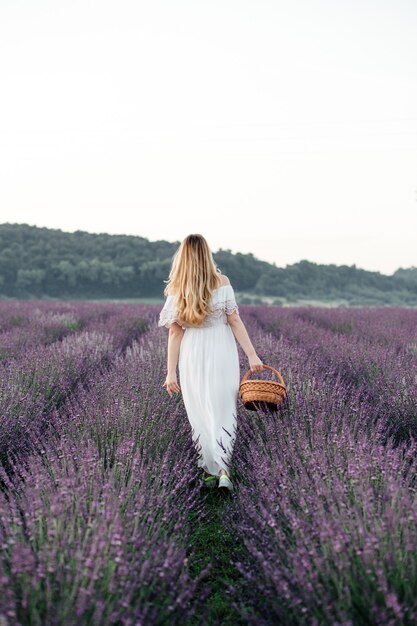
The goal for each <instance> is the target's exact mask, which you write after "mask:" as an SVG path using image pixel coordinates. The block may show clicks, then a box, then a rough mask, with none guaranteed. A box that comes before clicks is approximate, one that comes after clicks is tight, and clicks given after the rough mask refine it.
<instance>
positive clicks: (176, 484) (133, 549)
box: [0, 329, 210, 626]
mask: <svg viewBox="0 0 417 626" xmlns="http://www.w3.org/2000/svg"><path fill="white" fill-rule="evenodd" d="M165 343H166V338H165V337H162V335H161V333H160V331H159V329H154V330H153V331H150V332H148V333H147V334H146V335H144V336H143V337H141V338H140V340H139V341H137V342H136V341H135V342H134V343H133V345H132V347H131V348H127V350H126V353H125V355H121V354H119V355H117V356H116V357H115V359H114V363H113V367H112V368H111V369H110V370H107V371H106V372H103V373H101V374H99V373H96V377H95V378H94V379H91V380H90V382H89V384H88V385H87V386H81V385H79V386H78V388H77V390H76V392H75V393H74V394H72V396H71V397H69V398H68V399H67V400H66V401H65V403H64V404H63V405H62V406H61V407H60V408H59V410H55V411H54V412H53V413H52V414H51V420H52V421H53V422H54V428H53V432H54V436H53V437H51V438H49V440H48V441H47V442H46V443H45V442H43V441H42V440H41V439H39V441H38V443H37V446H36V449H37V451H38V452H37V454H33V455H32V456H31V457H29V459H28V462H27V463H26V464H25V467H24V468H23V467H22V466H21V465H18V466H16V467H15V468H14V470H15V471H14V473H13V476H14V478H13V481H12V482H11V481H9V482H8V495H7V497H6V496H5V495H3V496H0V510H1V524H0V543H1V546H2V551H1V556H0V578H1V581H2V586H3V589H4V593H3V596H2V599H0V616H1V615H4V616H5V617H6V618H7V619H8V620H10V623H13V624H17V625H20V624H26V623H31V624H34V625H35V626H36V625H41V624H42V625H47V626H55V625H58V624H63V623H65V624H68V625H69V626H71V625H73V624H74V625H75V624H77V625H80V624H91V623H92V624H95V625H97V626H100V625H103V626H104V625H106V626H107V625H108V624H118V625H119V624H120V625H126V626H130V625H132V626H133V625H135V626H141V625H144V626H145V625H146V626H148V625H149V626H152V625H154V624H155V625H157V624H161V625H162V624H173V625H175V624H184V623H186V621H187V620H188V619H190V618H191V617H192V616H193V615H194V613H195V611H196V609H197V608H198V607H199V606H201V604H202V603H203V602H204V600H205V598H206V596H207V593H208V589H207V588H204V587H203V592H198V593H197V587H198V585H199V583H200V581H201V580H202V579H203V578H204V577H205V576H206V575H207V573H208V571H209V569H210V568H209V567H208V568H206V570H203V572H201V574H200V576H199V577H198V578H196V579H195V580H192V579H191V578H190V576H189V574H188V571H187V564H188V561H187V557H188V551H187V545H188V536H189V532H190V526H189V519H190V518H193V519H196V523H199V519H200V517H201V514H202V513H201V511H202V508H201V507H202V500H201V496H200V491H199V486H198V483H197V481H196V476H197V473H198V469H197V458H196V455H197V453H196V451H195V449H194V448H193V446H190V441H191V436H190V432H189V426H188V422H187V420H186V416H185V413H184V408H183V407H182V405H181V403H179V402H178V399H177V398H176V397H172V398H168V397H167V396H166V392H165V390H164V389H163V388H162V383H163V369H164V365H165V360H166V355H165V350H166V345H165ZM3 478H4V480H7V477H6V476H4V475H3ZM202 623H204V622H202Z"/></svg>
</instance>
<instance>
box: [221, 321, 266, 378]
mask: <svg viewBox="0 0 417 626" xmlns="http://www.w3.org/2000/svg"><path fill="white" fill-rule="evenodd" d="M227 321H228V323H229V325H230V327H231V329H232V332H233V334H234V336H235V337H236V339H237V341H238V342H239V344H240V345H241V347H242V350H243V352H244V353H245V354H246V356H247V357H248V360H249V367H250V369H251V371H252V372H258V371H259V372H261V371H262V370H263V368H264V366H263V363H262V361H261V359H260V358H259V357H258V355H257V354H256V350H255V348H254V347H253V345H252V342H251V340H250V338H249V335H248V331H247V330H246V326H245V324H244V323H243V322H242V319H241V317H240V315H239V314H238V313H236V311H234V312H233V313H232V314H231V315H228V316H227Z"/></svg>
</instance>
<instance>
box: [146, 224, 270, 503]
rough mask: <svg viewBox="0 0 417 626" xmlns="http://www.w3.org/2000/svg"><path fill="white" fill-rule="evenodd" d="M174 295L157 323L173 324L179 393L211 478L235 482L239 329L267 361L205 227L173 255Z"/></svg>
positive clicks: (250, 352)
mask: <svg viewBox="0 0 417 626" xmlns="http://www.w3.org/2000/svg"><path fill="white" fill-rule="evenodd" d="M167 283H168V284H167V285H166V287H165V289H164V295H165V296H167V298H166V301H165V304H164V307H163V309H162V311H161V312H160V315H159V321H158V326H165V327H166V328H169V336H168V365H167V376H166V380H165V382H164V384H163V387H166V391H167V392H168V394H169V395H170V397H171V396H172V394H173V393H178V392H179V391H180V386H179V385H178V382H177V374H176V370H177V363H178V366H179V373H180V382H181V391H182V396H183V400H184V405H185V408H186V411H187V416H188V420H189V422H190V424H191V427H192V438H193V441H194V443H195V444H198V446H199V448H200V449H199V454H200V456H199V460H198V466H199V467H202V468H203V470H204V472H205V474H206V481H213V482H214V481H215V480H216V479H217V478H219V485H218V486H219V487H222V488H226V489H229V490H230V491H232V490H233V484H232V481H231V480H230V475H229V472H228V468H229V466H230V456H231V453H232V450H233V445H234V441H235V436H236V432H235V431H236V401H237V397H238V393H239V384H240V369H239V354H238V350H237V345H236V341H235V337H236V339H237V340H238V342H239V344H240V345H241V346H242V349H243V350H244V352H245V354H246V355H247V357H248V360H249V367H250V369H251V370H252V371H261V370H262V369H263V363H262V361H261V360H260V359H259V357H258V356H257V354H256V352H255V349H254V347H253V345H252V343H251V340H250V339H249V335H248V333H247V331H246V328H245V325H244V324H243V322H242V320H241V318H240V316H239V309H238V305H237V304H236V300H235V295H234V291H233V287H232V285H231V284H230V281H229V279H228V278H227V276H224V275H223V274H221V272H220V270H218V269H217V267H216V264H215V262H214V259H213V256H212V253H211V251H210V248H209V246H208V244H207V241H206V240H205V238H204V237H203V236H202V235H188V237H186V238H185V239H184V240H183V242H182V243H181V245H180V247H179V248H178V250H177V252H176V253H175V255H174V257H173V261H172V266H171V271H170V273H169V280H168V281H167Z"/></svg>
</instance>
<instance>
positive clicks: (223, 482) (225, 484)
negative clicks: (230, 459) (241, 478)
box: [218, 474, 233, 491]
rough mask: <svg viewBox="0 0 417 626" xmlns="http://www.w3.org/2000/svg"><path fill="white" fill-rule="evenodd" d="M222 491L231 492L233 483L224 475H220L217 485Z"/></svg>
mask: <svg viewBox="0 0 417 626" xmlns="http://www.w3.org/2000/svg"><path fill="white" fill-rule="evenodd" d="M218 486H219V487H220V488H222V489H228V490H229V491H233V483H232V481H231V480H230V478H229V477H228V476H226V474H222V475H221V476H220V478H219V485H218Z"/></svg>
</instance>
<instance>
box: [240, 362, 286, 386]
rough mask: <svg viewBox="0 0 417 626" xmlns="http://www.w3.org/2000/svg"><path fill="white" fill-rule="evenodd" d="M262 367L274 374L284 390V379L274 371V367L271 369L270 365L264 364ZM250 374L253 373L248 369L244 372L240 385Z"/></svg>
mask: <svg viewBox="0 0 417 626" xmlns="http://www.w3.org/2000/svg"><path fill="white" fill-rule="evenodd" d="M264 367H266V368H267V369H269V370H271V371H272V372H274V373H275V374H276V375H277V377H278V380H279V381H280V383H281V385H282V386H283V387H284V388H286V387H285V383H284V379H283V378H282V376H281V374H280V373H279V371H278V370H276V369H275V367H272V366H271V365H265V364H264ZM252 373H253V372H252V371H251V369H250V368H249V369H248V370H247V371H246V372H245V374H244V376H243V378H242V380H241V381H240V384H242V383H244V382H245V380H246V379H247V378H248V376H249V374H252Z"/></svg>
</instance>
